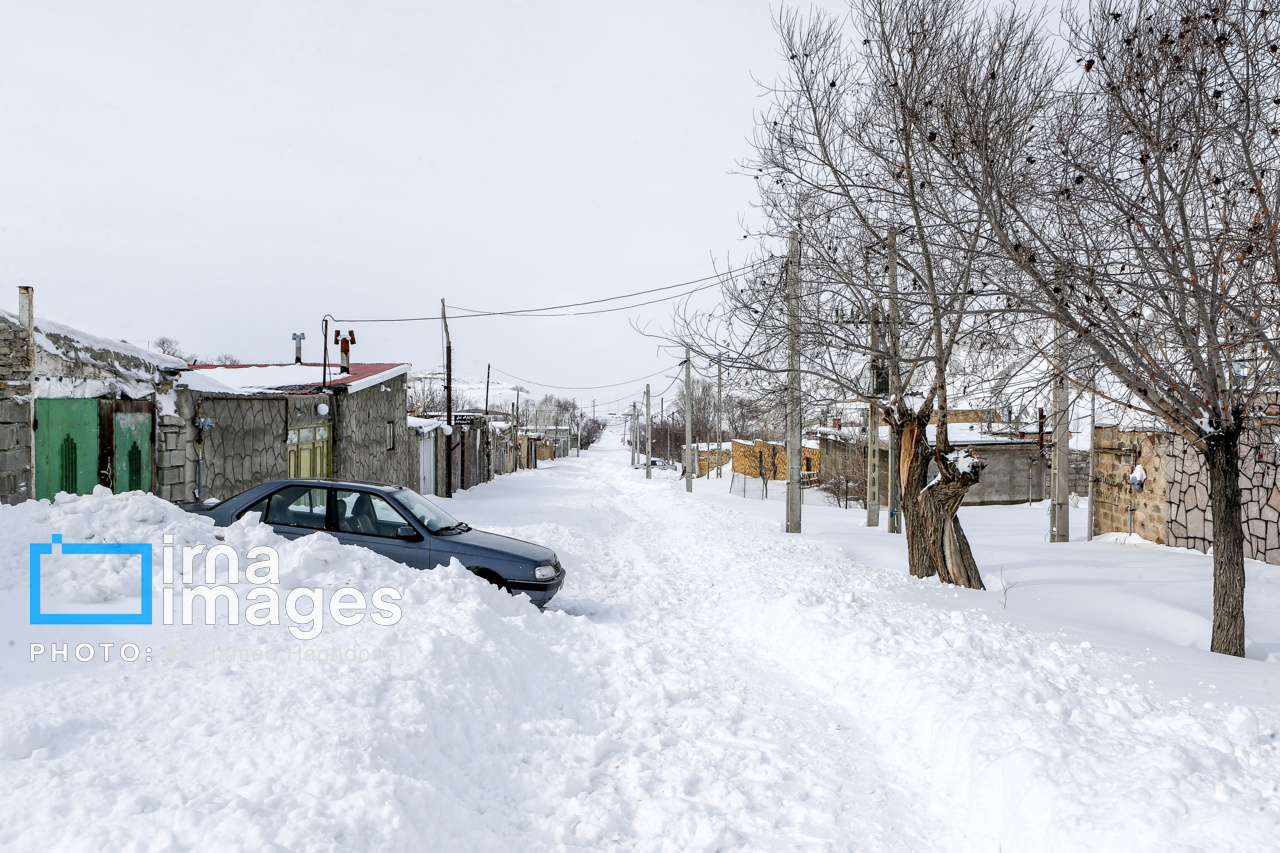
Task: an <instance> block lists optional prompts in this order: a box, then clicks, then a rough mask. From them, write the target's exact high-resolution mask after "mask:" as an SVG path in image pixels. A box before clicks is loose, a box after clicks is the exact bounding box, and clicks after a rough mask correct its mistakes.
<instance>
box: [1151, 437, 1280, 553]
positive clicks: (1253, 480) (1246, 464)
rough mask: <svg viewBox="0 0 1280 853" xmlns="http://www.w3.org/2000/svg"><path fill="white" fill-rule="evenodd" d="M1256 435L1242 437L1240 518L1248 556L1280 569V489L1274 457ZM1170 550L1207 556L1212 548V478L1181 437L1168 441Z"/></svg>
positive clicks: (1269, 445)
mask: <svg viewBox="0 0 1280 853" xmlns="http://www.w3.org/2000/svg"><path fill="white" fill-rule="evenodd" d="M1261 439H1262V436H1260V435H1259V434H1258V433H1257V432H1256V431H1246V432H1245V433H1244V434H1243V435H1241V437H1240V500H1241V507H1240V514H1241V517H1242V519H1243V527H1244V555H1245V557H1247V558H1249V559H1251V560H1262V561H1264V562H1267V563H1271V564H1273V565H1280V485H1278V484H1277V482H1276V462H1277V458H1276V452H1275V446H1274V444H1273V443H1272V442H1271V441H1266V440H1261ZM1169 443H1170V453H1169V463H1170V465H1169V482H1168V488H1167V500H1168V504H1169V544H1170V545H1176V546H1178V547H1180V548H1194V549H1195V550H1197V551H1203V552H1207V551H1208V550H1209V547H1210V546H1211V545H1212V544H1213V509H1212V507H1211V506H1210V504H1209V475H1208V472H1206V471H1205V470H1204V464H1203V462H1202V460H1201V459H1200V455H1199V454H1198V453H1196V452H1195V450H1193V449H1192V447H1191V445H1190V444H1188V443H1187V441H1186V440H1185V439H1184V438H1182V437H1181V436H1179V435H1171V436H1170V440H1169Z"/></svg>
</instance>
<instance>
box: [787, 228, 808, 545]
mask: <svg viewBox="0 0 1280 853" xmlns="http://www.w3.org/2000/svg"><path fill="white" fill-rule="evenodd" d="M790 242H791V245H790V246H789V247H788V249H787V532H788V533H799V532H800V505H801V503H802V502H803V500H804V493H803V492H802V491H801V490H800V455H801V454H800V442H801V440H802V437H803V434H804V433H803V430H802V429H801V420H800V419H801V415H800V235H799V234H798V233H796V232H795V231H792V232H791V241H790Z"/></svg>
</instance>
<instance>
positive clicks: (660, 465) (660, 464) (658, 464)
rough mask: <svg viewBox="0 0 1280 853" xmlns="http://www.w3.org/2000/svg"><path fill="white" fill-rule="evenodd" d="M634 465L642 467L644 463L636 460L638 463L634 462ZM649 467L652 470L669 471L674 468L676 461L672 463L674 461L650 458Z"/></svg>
mask: <svg viewBox="0 0 1280 853" xmlns="http://www.w3.org/2000/svg"><path fill="white" fill-rule="evenodd" d="M635 467H636V468H643V467H644V463H643V462H638V463H636V465H635ZM649 467H651V468H653V470H655V471H670V470H672V469H674V468H676V467H677V465H676V463H674V462H668V461H667V460H666V459H650V460H649Z"/></svg>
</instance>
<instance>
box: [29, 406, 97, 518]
mask: <svg viewBox="0 0 1280 853" xmlns="http://www.w3.org/2000/svg"><path fill="white" fill-rule="evenodd" d="M98 450H99V449H98V401H97V400H36V497H37V498H49V499H52V498H53V496H54V495H56V494H57V493H58V492H70V493H71V494H73V495H83V494H88V493H89V492H91V491H93V487H94V486H96V485H97V484H98Z"/></svg>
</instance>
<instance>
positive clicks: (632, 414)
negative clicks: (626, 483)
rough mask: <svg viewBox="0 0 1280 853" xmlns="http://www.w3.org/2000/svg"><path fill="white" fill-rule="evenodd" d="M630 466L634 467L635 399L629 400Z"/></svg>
mask: <svg viewBox="0 0 1280 853" xmlns="http://www.w3.org/2000/svg"><path fill="white" fill-rule="evenodd" d="M631 467H632V468H634V467H636V401H635V400H632V401H631Z"/></svg>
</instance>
